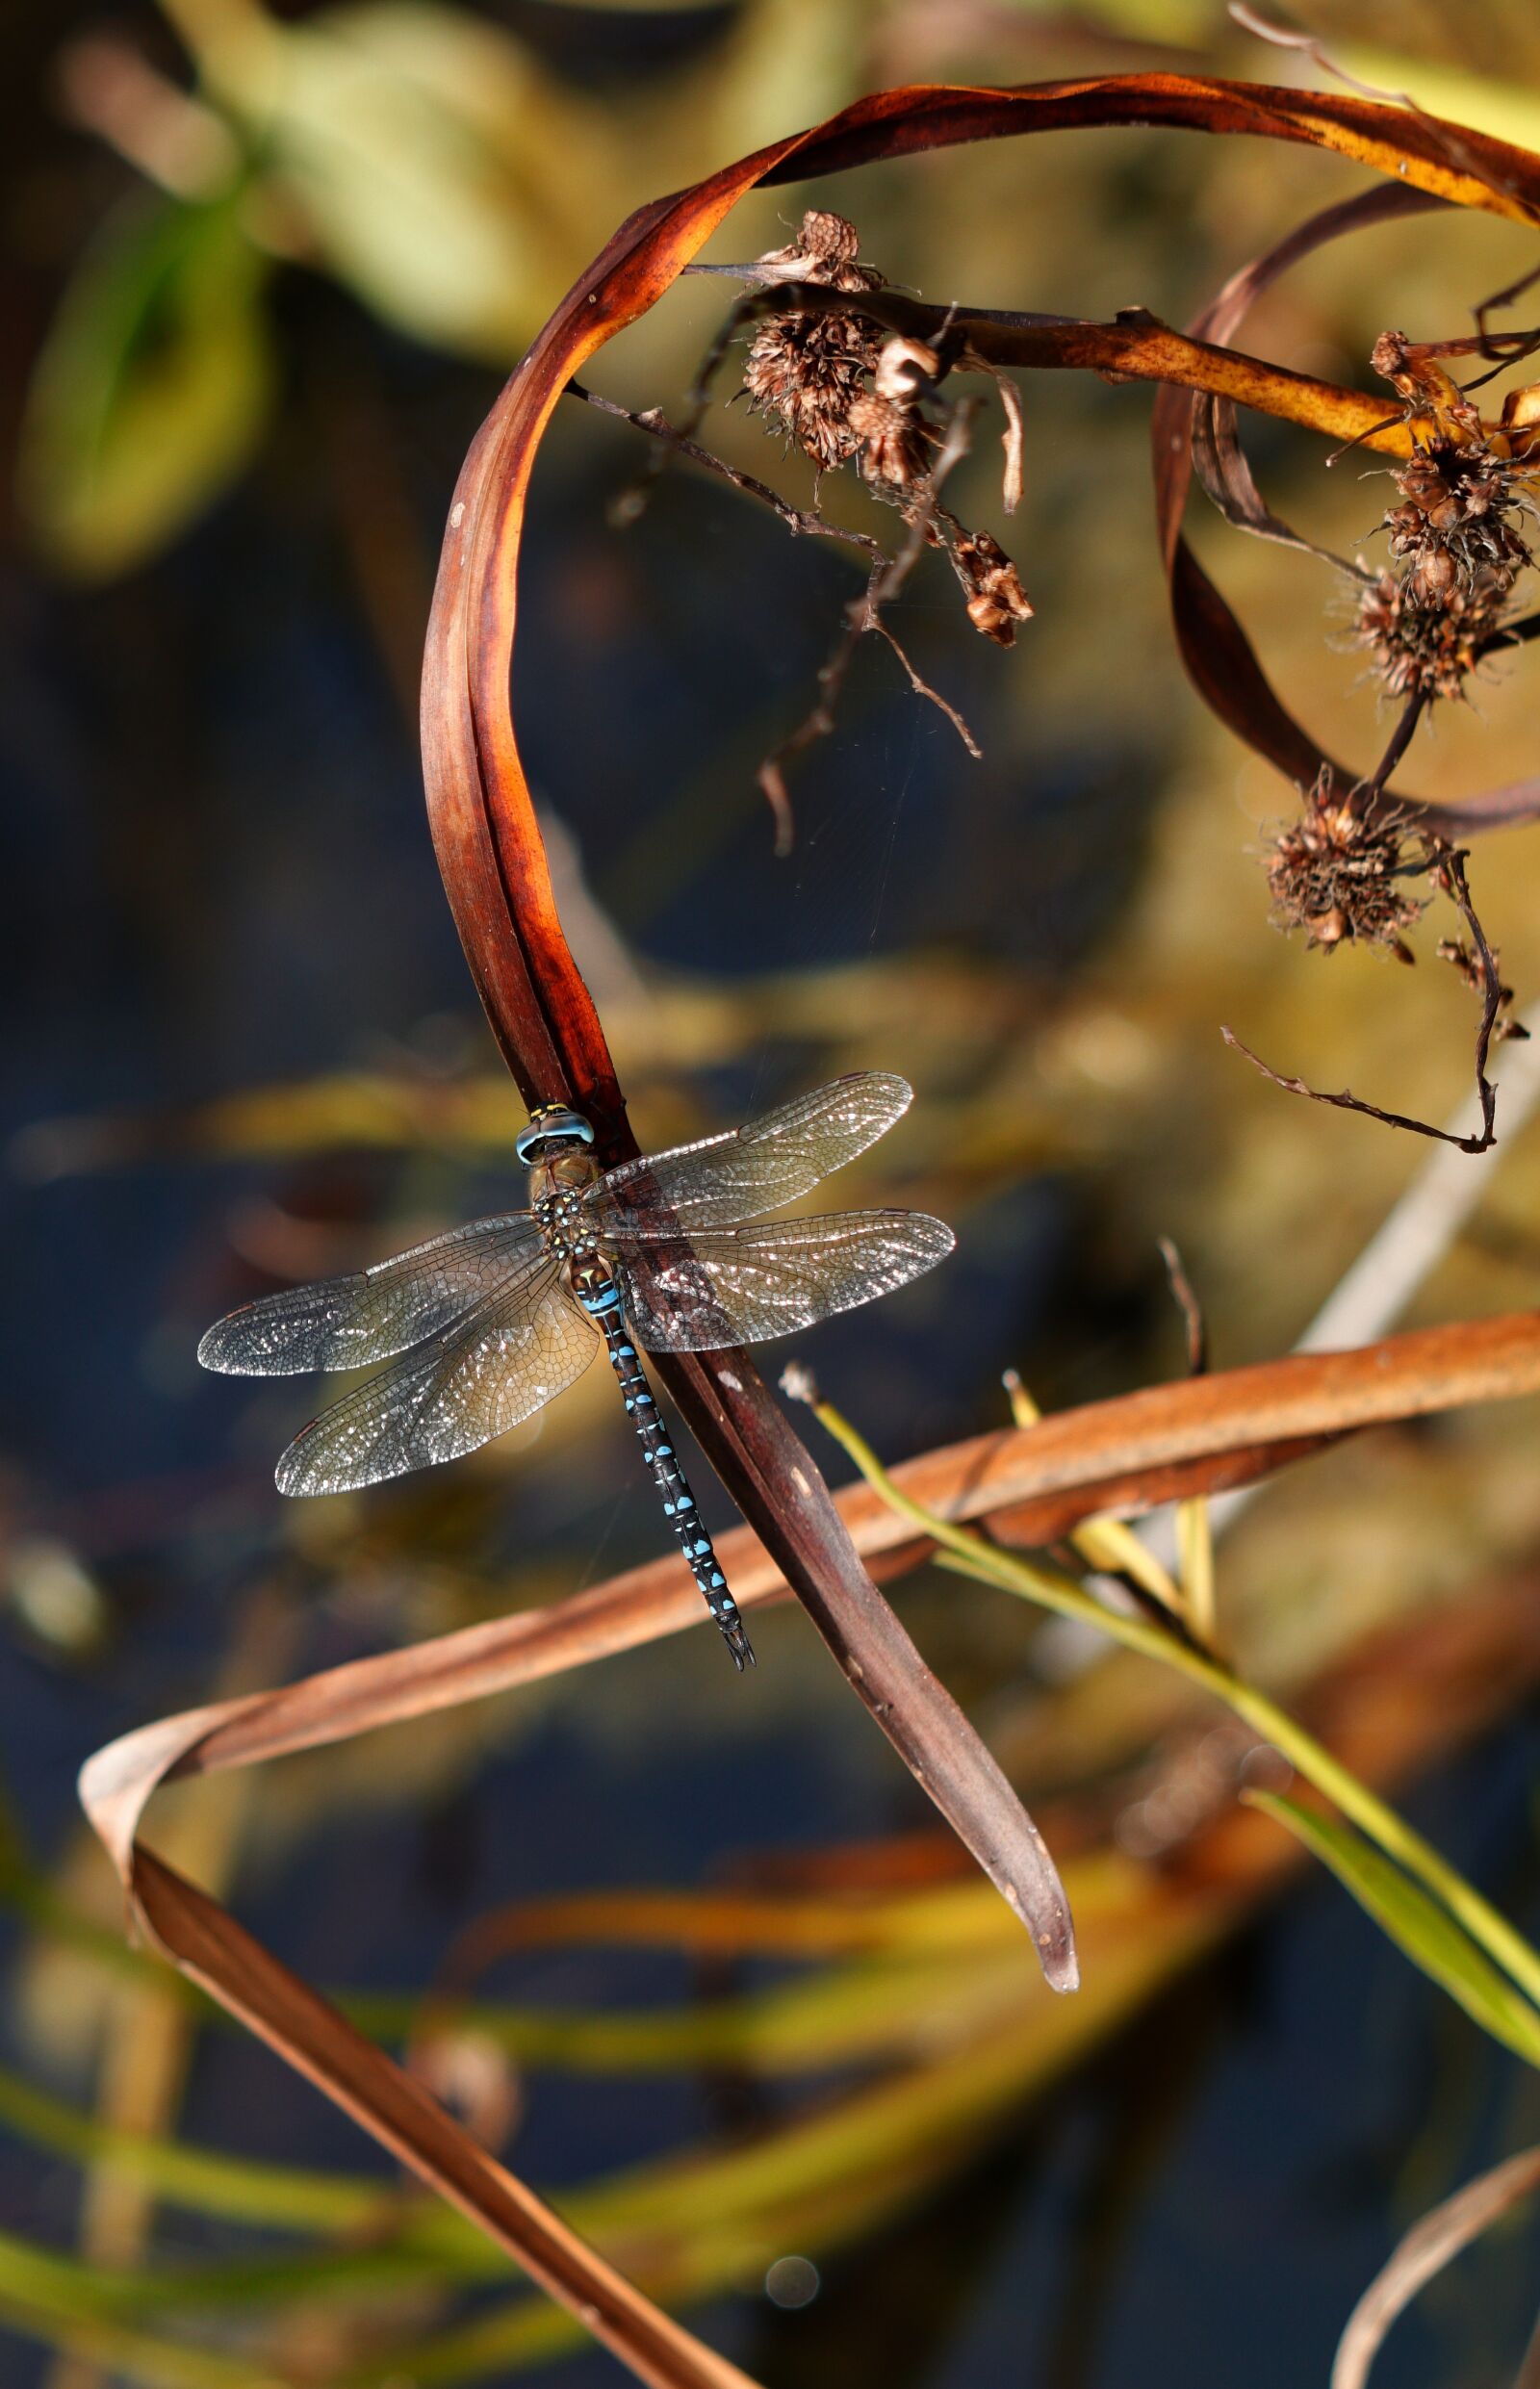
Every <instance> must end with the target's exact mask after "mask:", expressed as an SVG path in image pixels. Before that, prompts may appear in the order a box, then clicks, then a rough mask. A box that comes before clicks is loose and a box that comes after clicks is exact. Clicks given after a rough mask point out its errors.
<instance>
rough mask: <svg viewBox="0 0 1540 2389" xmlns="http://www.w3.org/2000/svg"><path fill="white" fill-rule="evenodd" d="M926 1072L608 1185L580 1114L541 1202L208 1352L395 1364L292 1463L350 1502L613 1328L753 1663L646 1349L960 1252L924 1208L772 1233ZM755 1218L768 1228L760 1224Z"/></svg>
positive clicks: (694, 1550)
mask: <svg viewBox="0 0 1540 2389" xmlns="http://www.w3.org/2000/svg"><path fill="white" fill-rule="evenodd" d="M910 1100H911V1089H910V1087H909V1086H908V1084H907V1083H906V1081H905V1080H903V1079H902V1078H897V1077H894V1076H892V1075H890V1074H888V1073H886V1072H884V1071H879V1070H863V1071H860V1072H858V1073H856V1074H855V1075H854V1076H852V1077H849V1078H838V1079H835V1080H834V1082H833V1084H832V1085H830V1086H827V1087H819V1088H817V1089H815V1090H814V1091H813V1092H812V1093H811V1094H807V1095H802V1096H800V1097H799V1098H798V1099H797V1100H796V1101H795V1102H792V1103H783V1104H782V1105H781V1106H780V1108H779V1109H778V1110H776V1111H773V1112H767V1113H766V1114H765V1115H764V1116H763V1117H762V1118H760V1119H756V1120H751V1121H749V1123H748V1124H747V1126H745V1127H742V1128H734V1129H732V1130H730V1131H728V1132H727V1133H726V1134H725V1135H722V1136H716V1137H706V1138H705V1139H703V1140H702V1141H701V1143H697V1144H681V1145H677V1146H676V1147H675V1148H674V1149H673V1150H672V1151H671V1152H667V1153H655V1154H654V1155H652V1156H651V1157H650V1158H647V1159H643V1160H639V1161H630V1162H622V1163H621V1165H620V1166H619V1168H618V1169H609V1170H605V1171H603V1172H601V1170H600V1169H599V1165H598V1163H597V1161H596V1160H595V1158H594V1153H593V1143H594V1132H593V1129H592V1128H591V1127H590V1126H589V1124H588V1122H587V1121H586V1120H585V1119H584V1118H583V1117H581V1116H580V1114H578V1113H577V1112H572V1111H568V1110H567V1109H565V1107H563V1106H561V1105H558V1104H552V1105H548V1106H546V1107H545V1108H544V1109H543V1110H541V1111H537V1112H536V1113H535V1114H534V1116H533V1117H532V1118H531V1120H530V1122H529V1125H528V1127H527V1128H526V1129H525V1131H524V1132H523V1134H522V1135H521V1136H520V1138H519V1139H518V1142H517V1145H516V1150H517V1152H518V1155H519V1159H520V1160H521V1162H523V1163H524V1164H525V1165H526V1168H527V1169H528V1172H529V1187H528V1193H529V1207H528V1209H527V1210H526V1211H511V1212H504V1213H503V1214H501V1216H500V1217H499V1218H497V1219H493V1220H475V1221H474V1222H473V1223H472V1224H471V1225H470V1226H468V1227H458V1228H452V1229H451V1230H450V1231H449V1234H448V1235H447V1236H436V1237H434V1238H433V1239H432V1241H431V1242H430V1243H428V1244H425V1245H418V1246H414V1247H413V1249H412V1250H411V1251H410V1252H403V1253H401V1254H399V1255H398V1258H397V1259H396V1260H394V1261H382V1262H380V1263H379V1264H378V1265H377V1266H376V1267H375V1268H373V1269H370V1270H365V1271H364V1272H362V1273H361V1274H359V1275H356V1276H351V1277H334V1278H331V1279H329V1280H327V1281H326V1282H325V1283H324V1284H321V1285H317V1286H299V1287H295V1288H294V1289H292V1290H290V1291H286V1292H284V1293H282V1294H273V1295H268V1296H266V1297H263V1299H262V1300H260V1301H257V1302H248V1303H246V1304H245V1306H244V1308H243V1309H241V1310H238V1311H232V1312H231V1313H230V1315H229V1317H228V1318H227V1319H221V1320H220V1321H219V1323H218V1325H217V1326H214V1327H211V1328H210V1329H209V1332H208V1334H207V1335H206V1336H205V1337H204V1338H203V1341H202V1343H201V1344H200V1345H199V1346H198V1358H199V1360H201V1361H202V1363H203V1365H204V1367H205V1368H207V1369H218V1370H223V1371H226V1372H228V1373H230V1374H235V1375H245V1376H283V1375H288V1374H297V1373H298V1372H300V1371H302V1370H309V1369H353V1368H360V1367H363V1366H364V1365H366V1364H367V1363H369V1362H372V1361H390V1362H391V1363H392V1366H391V1367H390V1368H388V1369H384V1370H382V1371H381V1372H380V1374H378V1375H377V1376H374V1377H372V1378H371V1379H370V1380H369V1381H368V1382H367V1383H366V1384H364V1385H361V1386H358V1387H357V1388H355V1390H354V1391H353V1392H352V1393H350V1394H347V1395H346V1396H345V1397H344V1399H343V1400H341V1401H339V1402H336V1403H334V1404H333V1406H332V1408H331V1409H329V1410H324V1411H322V1412H321V1416H320V1418H318V1419H314V1420H312V1422H311V1424H310V1425H309V1426H306V1427H304V1428H302V1429H301V1431H300V1433H299V1434H298V1435H296V1436H295V1440H294V1442H293V1443H292V1444H291V1445H290V1446H289V1449H288V1451H286V1452H285V1453H284V1455H283V1457H282V1459H281V1460H280V1461H279V1462H278V1470H277V1482H278V1488H279V1490H280V1492H283V1493H293V1494H308V1493H342V1492H345V1491H348V1490H350V1489H351V1488H353V1487H355V1486H359V1485H369V1484H374V1483H377V1482H378V1481H379V1480H380V1479H381V1478H383V1477H399V1476H402V1475H404V1474H405V1473H406V1472H407V1471H408V1470H409V1469H415V1468H426V1467H428V1466H429V1465H430V1464H431V1463H433V1462H435V1461H439V1460H452V1459H455V1458H457V1457H458V1456H459V1454H460V1453H461V1452H465V1451H475V1449H476V1448H477V1446H478V1445H481V1444H484V1443H488V1442H490V1441H491V1439H492V1437H493V1436H495V1435H501V1434H502V1433H503V1431H504V1430H505V1429H506V1428H508V1427H510V1426H516V1425H517V1424H518V1422H519V1421H520V1420H521V1419H526V1418H528V1417H529V1416H530V1414H531V1412H533V1411H536V1410H538V1409H540V1408H541V1407H542V1406H543V1405H544V1404H545V1403H546V1402H548V1401H550V1400H552V1397H553V1396H554V1395H556V1394H559V1393H560V1392H561V1391H562V1390H563V1388H564V1387H566V1386H568V1385H570V1384H571V1383H572V1382H573V1380H574V1378H576V1377H577V1376H578V1375H580V1374H581V1372H582V1371H583V1370H584V1369H585V1368H586V1367H587V1366H588V1363H589V1361H590V1360H591V1359H592V1358H593V1355H594V1353H595V1351H596V1350H597V1349H598V1345H599V1340H600V1338H601V1337H603V1342H604V1346H605V1349H606V1350H607V1351H608V1354H609V1359H610V1364H611V1366H612V1367H613V1369H614V1372H615V1375H616V1377H617V1379H618V1380H619V1383H620V1390H621V1393H622V1396H623V1398H624V1400H625V1403H626V1407H627V1409H628V1411H629V1413H630V1415H631V1419H632V1422H633V1424H634V1426H635V1428H636V1432H637V1434H638V1436H639V1437H640V1439H641V1445H642V1452H643V1456H644V1458H645V1460H646V1463H647V1466H648V1468H649V1470H650V1471H651V1474H652V1477H653V1480H654V1482H655V1485H656V1486H657V1489H658V1492H659V1494H660V1495H661V1497H662V1502H663V1511H664V1515H665V1516H666V1517H667V1518H668V1520H669V1522H670V1524H671V1525H672V1527H673V1528H674V1532H675V1534H676V1535H677V1536H678V1537H679V1541H680V1548H681V1550H682V1551H683V1554H684V1557H685V1559H686V1560H687V1561H688V1563H689V1567H690V1572H691V1574H692V1575H693V1576H694V1579H695V1581H696V1583H697V1584H698V1585H699V1587H700V1589H701V1591H702V1593H703V1594H704V1595H705V1597H706V1605H707V1606H708V1607H709V1609H710V1612H711V1615H712V1616H713V1617H714V1618H715V1620H716V1622H717V1625H718V1626H719V1627H720V1628H721V1630H722V1632H723V1634H724V1635H725V1636H726V1638H727V1643H728V1648H729V1649H730V1650H731V1652H732V1656H733V1658H734V1659H735V1660H736V1662H737V1664H738V1666H739V1668H742V1667H743V1665H744V1664H745V1662H746V1661H751V1660H752V1659H753V1657H754V1653H753V1650H752V1649H751V1647H750V1644H749V1638H748V1635H747V1633H746V1631H745V1630H744V1625H743V1618H742V1614H741V1612H740V1611H739V1608H738V1606H737V1604H736V1602H735V1601H734V1600H733V1598H732V1593H731V1592H730V1591H729V1590H728V1587H727V1584H726V1582H725V1581H724V1579H723V1574H722V1570H721V1568H720V1566H719V1565H718V1563H717V1556H716V1554H715V1552H714V1551H713V1549H712V1547H711V1540H710V1537H709V1535H708V1534H707V1533H706V1528H705V1527H704V1526H703V1525H702V1524H701V1521H700V1516H699V1513H698V1511H697V1509H696V1504H695V1497H694V1495H693V1494H692V1493H691V1491H690V1488H689V1485H688V1484H687V1482H686V1481H685V1477H684V1472H683V1470H682V1469H681V1468H680V1462H679V1455H678V1453H677V1452H676V1451H675V1450H674V1447H673V1444H672V1443H671V1442H670V1440H669V1435H668V1430H667V1429H666V1427H665V1426H664V1423H663V1421H662V1420H661V1419H660V1418H659V1416H658V1412H657V1406H656V1403H655V1400H654V1397H653V1394H652V1391H651V1389H650V1387H649V1385H648V1382H647V1379H646V1377H645V1375H644V1374H643V1373H642V1368H641V1364H640V1362H639V1361H638V1359H637V1357H636V1346H637V1345H640V1346H641V1347H642V1348H643V1349H644V1350H646V1351H652V1352H706V1351H716V1350H720V1349H722V1348H723V1347H725V1346H730V1345H736V1344H759V1343H762V1342H764V1341H766V1340H767V1339H768V1338H770V1337H772V1336H782V1335H787V1334H790V1333H791V1332H793V1331H794V1330H796V1329H799V1328H803V1327H809V1326H811V1325H812V1324H813V1323H814V1321H815V1320H820V1319H827V1318H829V1317H830V1316H831V1315H832V1314H833V1313H834V1312H835V1311H848V1310H851V1309H853V1308H854V1307H855V1305H856V1304H857V1303H860V1302H870V1301H871V1300H872V1299H873V1298H874V1297H876V1296H877V1295H880V1294H887V1293H890V1292H891V1291H892V1289H893V1288H894V1287H895V1286H902V1285H905V1284H907V1283H908V1281H909V1279H910V1278H911V1277H917V1276H919V1274H920V1272H922V1271H924V1270H928V1269H931V1268H933V1267H934V1266H935V1264H936V1263H937V1261H939V1260H942V1259H943V1258H944V1257H945V1255H946V1254H947V1253H949V1252H950V1251H951V1249H952V1247H953V1245H954V1243H955V1242H956V1239H955V1238H954V1236H953V1234H952V1231H951V1229H950V1228H949V1227H947V1226H945V1225H944V1224H943V1223H942V1221H941V1220H932V1219H930V1218H928V1217H927V1216H926V1215H925V1214H924V1213H923V1212H914V1211H843V1212H834V1213H833V1214H830V1215H828V1216H826V1217H824V1218H820V1219H802V1220H764V1219H763V1218H762V1217H761V1215H762V1214H763V1213H765V1212H767V1211H770V1210H772V1209H773V1208H774V1207H775V1206H776V1205H777V1204H781V1203H788V1202H793V1201H795V1200H796V1199H797V1197H798V1196H800V1195H806V1194H808V1193H809V1191H810V1190H811V1189H812V1188H813V1187H815V1186H816V1185H817V1184H818V1182H819V1180H820V1179H822V1178H826V1177H828V1176H829V1174H830V1172H831V1171H832V1170H835V1169H840V1168H841V1167H842V1166H843V1165H844V1164H845V1163H846V1162H848V1161H853V1160H854V1159H855V1157H856V1155H857V1154H858V1153H861V1152H864V1150H865V1149H866V1147H867V1145H869V1144H871V1143H874V1142H875V1140H876V1139H877V1138H878V1137H880V1136H882V1134H883V1133H884V1131H885V1130H886V1129H887V1128H890V1127H891V1126H892V1124H893V1122H894V1120H896V1119H897V1118H898V1117H899V1116H900V1114H901V1113H903V1112H904V1111H906V1110H907V1109H908V1106H909V1103H910ZM745 1222H748V1223H749V1224H745Z"/></svg>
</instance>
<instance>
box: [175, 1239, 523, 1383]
mask: <svg viewBox="0 0 1540 2389" xmlns="http://www.w3.org/2000/svg"><path fill="white" fill-rule="evenodd" d="M539 1248H540V1236H539V1231H538V1230H537V1228H536V1227H535V1224H534V1221H533V1220H531V1219H530V1217H529V1214H528V1213H527V1212H526V1211H511V1212H508V1213H506V1214H505V1215H504V1216H503V1217H502V1218H501V1219H497V1220H475V1221H473V1223H472V1224H471V1225H470V1226H469V1227H457V1228H451V1229H450V1230H449V1234H448V1236H435V1237H434V1238H433V1239H432V1241H431V1242H430V1243H428V1244H425V1245H414V1246H413V1247H412V1249H411V1251H410V1252H401V1253H398V1254H397V1256H396V1258H395V1260H394V1261H381V1262H379V1263H378V1264H377V1266H376V1267H375V1268H373V1269H372V1270H363V1271H361V1272H358V1273H357V1274H356V1275H354V1276H351V1277H328V1278H326V1279H324V1280H323V1281H322V1283H321V1284H320V1285H318V1286H293V1287H288V1288H286V1289H285V1291H284V1292H283V1293H282V1294H269V1295H264V1296H263V1297H262V1299H261V1301H260V1302H247V1303H245V1304H244V1305H243V1307H242V1308H241V1309H240V1310H239V1311H232V1312H231V1313H230V1315H229V1317H228V1318H227V1319H221V1320H220V1321H219V1322H218V1324H217V1325H216V1326H213V1327H211V1328H210V1329H209V1332H208V1334H207V1335H206V1336H205V1337H204V1339H203V1341H202V1343H201V1344H200V1345H199V1346H198V1358H199V1360H200V1361H201V1362H202V1363H203V1366H204V1368H205V1369H220V1370H223V1371H224V1372H225V1374H227V1375H230V1376H242V1377H285V1376H296V1375H298V1374H299V1373H300V1372H301V1371H302V1370H306V1369H361V1368H363V1367H364V1366H365V1364H366V1363H367V1362H369V1361H372V1360H389V1359H390V1358H391V1357H392V1355H393V1354H394V1353H397V1352H405V1351H409V1350H410V1349H411V1348H412V1346H413V1345H414V1344H421V1343H422V1342H423V1341H424V1338H425V1337H427V1336H432V1335H442V1334H443V1332H444V1330H445V1329H446V1328H447V1327H452V1326H453V1324H454V1323H455V1321H456V1320H458V1319H462V1318H463V1317H464V1316H465V1314H466V1312H467V1311H469V1310H471V1309H472V1308H473V1306H474V1305H475V1303H477V1302H481V1301H484V1300H485V1299H486V1297H487V1296H488V1295H490V1294H493V1293H495V1292H496V1290H497V1288H498V1287H499V1286H500V1285H501V1283H502V1282H503V1280H504V1279H505V1278H507V1277H508V1276H510V1275H511V1274H513V1273H514V1272H517V1271H518V1270H519V1269H520V1268H521V1267H523V1266H526V1265H527V1263H528V1261H529V1260H530V1259H531V1257H532V1256H533V1255H534V1254H535V1253H536V1252H538V1250H539Z"/></svg>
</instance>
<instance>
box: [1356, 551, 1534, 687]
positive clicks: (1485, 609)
mask: <svg viewBox="0 0 1540 2389" xmlns="http://www.w3.org/2000/svg"><path fill="white" fill-rule="evenodd" d="M1412 584H1413V575H1412V574H1411V573H1404V574H1400V575H1397V574H1395V573H1381V574H1380V575H1379V577H1378V578H1377V579H1376V580H1375V581H1374V582H1373V586H1372V587H1370V588H1367V589H1366V590H1365V591H1364V593H1363V595H1362V597H1361V598H1360V599H1359V601H1358V615H1357V622H1356V625H1355V629H1354V633H1353V635H1354V637H1355V638H1356V639H1357V641H1358V643H1359V644H1360V645H1361V646H1363V647H1367V648H1368V649H1369V651H1370V653H1371V655H1373V659H1374V670H1375V673H1376V675H1377V677H1378V679H1379V682H1380V685H1381V687H1382V688H1383V689H1384V690H1385V692H1386V694H1387V696H1391V697H1412V696H1418V697H1460V696H1463V695H1464V693H1465V684H1466V681H1468V680H1469V678H1470V676H1471V674H1472V673H1473V672H1474V671H1475V669H1476V665H1477V664H1478V663H1479V662H1480V660H1481V657H1482V655H1484V654H1485V653H1486V651H1487V649H1488V648H1489V647H1490V645H1491V644H1492V641H1493V639H1494V638H1495V637H1496V636H1497V633H1498V632H1499V630H1500V629H1501V626H1502V618H1503V613H1504V610H1505V606H1506V597H1507V592H1506V587H1505V586H1504V587H1502V588H1497V587H1494V586H1493V585H1491V584H1490V583H1488V582H1486V581H1483V582H1481V583H1480V584H1479V585H1477V586H1476V587H1473V588H1471V589H1461V588H1459V587H1455V588H1452V589H1450V592H1449V593H1448V595H1447V596H1444V597H1441V598H1420V597H1419V596H1417V595H1416V593H1415V590H1414V587H1413V585H1412Z"/></svg>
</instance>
